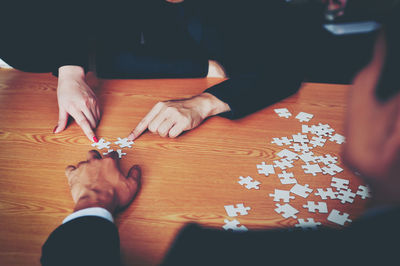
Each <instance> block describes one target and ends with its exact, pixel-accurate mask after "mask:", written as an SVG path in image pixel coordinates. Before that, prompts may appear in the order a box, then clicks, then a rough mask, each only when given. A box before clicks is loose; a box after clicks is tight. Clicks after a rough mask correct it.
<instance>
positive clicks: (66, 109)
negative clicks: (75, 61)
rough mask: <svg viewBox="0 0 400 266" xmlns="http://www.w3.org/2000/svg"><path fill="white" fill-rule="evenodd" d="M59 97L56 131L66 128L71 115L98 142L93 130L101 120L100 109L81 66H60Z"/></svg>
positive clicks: (91, 138) (86, 133) (89, 136)
mask: <svg viewBox="0 0 400 266" xmlns="http://www.w3.org/2000/svg"><path fill="white" fill-rule="evenodd" d="M57 99H58V108H59V118H58V124H57V126H56V127H55V129H54V133H59V132H61V131H63V130H64V129H65V127H66V126H67V122H68V117H69V115H71V116H72V117H73V118H74V119H75V121H76V123H77V124H78V125H79V126H80V127H81V128H82V130H83V132H84V133H85V135H86V136H87V137H88V138H89V139H90V140H91V141H95V142H97V138H96V136H95V134H94V132H93V129H95V128H96V127H97V125H98V123H99V122H100V109H99V106H98V103H97V98H96V95H95V94H94V92H93V91H92V89H90V87H89V86H88V85H87V84H86V80H85V72H84V70H83V68H82V67H79V66H62V67H60V68H59V76H58V88H57Z"/></svg>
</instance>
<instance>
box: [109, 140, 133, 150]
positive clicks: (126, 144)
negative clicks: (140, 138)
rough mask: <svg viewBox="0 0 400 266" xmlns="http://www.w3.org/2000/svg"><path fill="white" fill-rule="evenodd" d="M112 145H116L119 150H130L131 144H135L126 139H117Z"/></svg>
mask: <svg viewBox="0 0 400 266" xmlns="http://www.w3.org/2000/svg"><path fill="white" fill-rule="evenodd" d="M114 143H115V144H117V145H118V146H119V147H120V148H126V147H128V148H132V144H134V143H135V142H133V141H131V140H128V138H123V139H121V138H118V141H116V142H114Z"/></svg>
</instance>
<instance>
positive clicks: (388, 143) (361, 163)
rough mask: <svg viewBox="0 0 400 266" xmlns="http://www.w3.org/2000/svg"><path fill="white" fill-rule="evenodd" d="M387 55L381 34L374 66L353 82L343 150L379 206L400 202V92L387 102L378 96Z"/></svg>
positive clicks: (376, 48) (348, 162) (347, 161)
mask: <svg viewBox="0 0 400 266" xmlns="http://www.w3.org/2000/svg"><path fill="white" fill-rule="evenodd" d="M385 56H386V44H385V39H384V36H383V35H382V34H381V35H380V37H379V38H378V41H377V43H376V46H375V51H374V56H373V59H372V61H371V63H370V64H369V65H368V66H366V67H365V68H364V69H363V70H362V71H361V72H360V73H359V74H358V75H357V76H356V77H355V79H354V81H353V86H352V89H351V92H350V97H349V102H348V111H347V121H346V136H347V140H346V144H345V146H344V151H343V158H344V160H345V162H346V163H347V164H348V165H349V166H350V167H352V168H354V169H355V170H357V171H358V172H360V173H361V174H362V176H363V177H364V178H366V180H367V182H368V183H369V184H370V185H371V187H372V190H373V192H374V199H375V201H376V203H378V204H379V203H383V204H390V203H394V202H397V203H400V194H399V192H398V191H399V188H400V93H398V94H397V95H396V96H394V97H393V98H392V99H390V100H388V101H386V102H379V101H378V100H377V99H376V95H375V90H376V87H377V84H378V81H379V78H380V76H381V73H382V69H384V68H383V65H384V62H385ZM398 85H399V84H393V86H398Z"/></svg>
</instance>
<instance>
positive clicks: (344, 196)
mask: <svg viewBox="0 0 400 266" xmlns="http://www.w3.org/2000/svg"><path fill="white" fill-rule="evenodd" d="M355 196H356V193H353V192H352V191H351V189H350V188H349V189H347V190H339V193H338V195H337V199H338V200H340V202H341V203H342V204H345V203H346V202H349V203H353V202H354V198H355Z"/></svg>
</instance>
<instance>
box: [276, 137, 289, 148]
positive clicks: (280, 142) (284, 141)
mask: <svg viewBox="0 0 400 266" xmlns="http://www.w3.org/2000/svg"><path fill="white" fill-rule="evenodd" d="M272 139H273V141H271V143H275V144H276V145H278V146H283V145H290V144H291V143H292V141H293V140H292V139H288V138H287V137H283V138H272Z"/></svg>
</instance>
